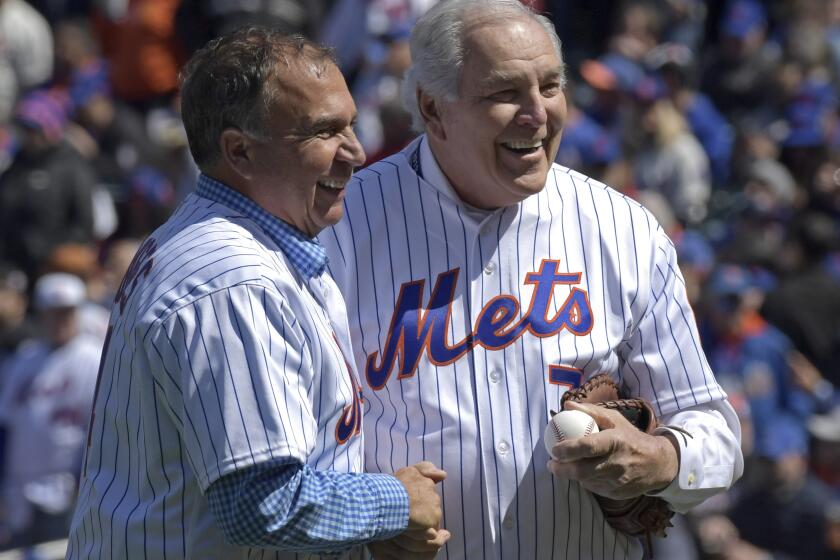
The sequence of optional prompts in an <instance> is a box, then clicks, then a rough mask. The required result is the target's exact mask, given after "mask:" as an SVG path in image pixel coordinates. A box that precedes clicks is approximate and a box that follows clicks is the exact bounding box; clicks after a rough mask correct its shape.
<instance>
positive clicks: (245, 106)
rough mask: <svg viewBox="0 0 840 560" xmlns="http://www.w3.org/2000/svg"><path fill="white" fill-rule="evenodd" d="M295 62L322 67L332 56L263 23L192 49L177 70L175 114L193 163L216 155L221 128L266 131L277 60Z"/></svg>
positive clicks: (278, 78)
mask: <svg viewBox="0 0 840 560" xmlns="http://www.w3.org/2000/svg"><path fill="white" fill-rule="evenodd" d="M301 62H304V63H310V64H313V65H315V66H316V67H317V68H320V69H323V68H326V66H327V64H335V59H334V58H333V55H332V52H331V51H330V50H329V49H326V48H324V47H321V46H320V45H318V44H316V43H313V42H312V41H309V40H308V39H306V38H304V37H302V36H300V35H288V34H285V33H281V32H279V31H275V30H272V29H267V28H264V27H245V28H241V29H237V30H235V31H232V32H230V33H228V34H225V35H223V36H221V37H219V38H217V39H213V40H212V41H210V42H209V43H207V44H206V45H205V46H204V47H202V48H201V49H199V50H198V51H196V53H195V54H194V55H193V56H192V58H191V59H190V61H189V62H188V63H187V65H186V67H185V68H184V70H183V72H182V73H181V118H182V119H183V121H184V128H185V129H186V131H187V140H188V141H189V145H190V152H191V153H192V155H193V158H194V159H195V162H196V164H197V165H198V167H199V168H201V169H202V170H206V169H207V168H208V167H210V166H212V165H213V164H215V163H216V162H217V161H218V159H219V158H220V157H221V151H220V149H219V137H220V135H221V133H222V131H223V130H225V129H226V128H231V127H233V128H238V129H240V130H242V131H244V132H247V133H248V134H251V135H253V136H257V137H267V136H268V128H267V124H266V123H267V121H268V111H269V110H270V107H271V101H272V98H273V95H274V92H275V91H276V88H275V87H274V86H277V85H279V86H281V87H282V74H281V73H280V71H279V69H278V65H279V64H281V63H282V64H283V65H284V66H285V67H286V68H290V67H292V65H294V64H300V63H301Z"/></svg>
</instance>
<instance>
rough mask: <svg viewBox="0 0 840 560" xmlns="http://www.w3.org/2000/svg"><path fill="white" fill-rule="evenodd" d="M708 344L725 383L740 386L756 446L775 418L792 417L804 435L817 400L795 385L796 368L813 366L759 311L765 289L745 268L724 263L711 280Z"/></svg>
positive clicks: (761, 443)
mask: <svg viewBox="0 0 840 560" xmlns="http://www.w3.org/2000/svg"><path fill="white" fill-rule="evenodd" d="M707 290H708V293H707V295H708V296H709V297H708V298H707V301H706V304H705V306H704V312H705V318H706V319H707V321H706V323H705V324H704V329H705V332H704V335H705V336H704V348H705V349H706V352H707V355H708V358H709V363H710V365H711V366H712V370H713V371H714V372H715V375H716V376H717V377H718V378H720V379H724V380H725V381H724V383H725V384H726V386H733V387H742V388H743V391H744V394H745V396H746V398H747V401H748V403H749V407H750V413H751V416H752V422H753V426H754V429H755V446H756V450H757V451H758V452H759V453H760V452H761V449H762V446H764V445H767V444H768V443H769V442H770V441H771V440H772V439H773V434H772V431H768V430H769V429H770V428H769V426H770V425H771V421H772V420H773V419H774V418H778V417H780V416H785V417H789V418H791V421H793V422H795V423H796V424H797V426H799V429H800V430H801V431H802V434H803V437H804V433H805V424H806V421H807V419H808V417H809V416H810V415H811V414H812V413H813V412H814V411H815V410H816V409H817V407H818V406H820V404H821V403H820V402H818V399H817V398H816V397H815V396H814V395H813V394H811V393H810V392H808V391H805V390H803V389H802V388H799V387H797V384H796V382H795V380H794V376H795V371H794V370H795V369H797V368H802V367H805V365H809V364H808V362H807V359H806V358H804V357H803V356H801V354H799V353H798V352H796V350H795V348H794V347H793V345H792V344H791V342H790V340H788V338H787V337H786V336H785V335H784V334H783V333H782V332H781V331H779V330H778V329H776V328H775V327H773V326H772V325H770V324H768V323H767V322H766V321H765V320H764V319H763V318H762V317H761V316H760V315H759V314H758V308H759V307H760V306H761V303H762V297H763V292H762V290H761V287H760V286H759V285H758V284H757V282H756V280H755V277H754V276H753V274H752V273H751V272H750V271H749V270H748V269H746V268H744V267H739V266H735V265H721V266H719V267H718V268H717V269H716V270H715V271H714V272H713V273H712V276H711V277H710V279H709V282H708V284H707Z"/></svg>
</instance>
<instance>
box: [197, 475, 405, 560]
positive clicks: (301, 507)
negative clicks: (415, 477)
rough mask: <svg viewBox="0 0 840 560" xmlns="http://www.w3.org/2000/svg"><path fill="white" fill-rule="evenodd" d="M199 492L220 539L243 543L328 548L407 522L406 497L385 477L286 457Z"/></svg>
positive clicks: (386, 533)
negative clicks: (221, 535) (318, 468)
mask: <svg viewBox="0 0 840 560" xmlns="http://www.w3.org/2000/svg"><path fill="white" fill-rule="evenodd" d="M207 497H208V501H209V503H210V509H211V510H212V511H213V514H214V515H215V516H216V519H218V520H219V524H220V525H221V526H222V528H223V529H224V531H225V534H226V536H227V537H228V539H229V540H230V541H231V542H233V543H234V544H238V545H243V546H259V547H268V546H271V547H276V548H280V549H285V550H294V551H298V552H314V553H320V554H323V553H335V552H341V551H343V550H346V549H348V548H350V547H352V546H354V545H357V544H363V543H366V542H369V541H371V540H374V539H376V540H379V539H387V538H390V537H392V536H395V535H397V534H398V533H400V532H402V531H403V530H404V529H405V527H406V525H407V523H408V496H407V494H406V492H405V489H404V488H403V486H402V484H400V482H399V481H397V479H395V478H394V477H393V476H391V475H384V474H359V473H341V472H335V471H315V470H312V469H311V468H310V467H308V466H306V465H300V464H294V463H292V462H290V461H288V460H281V461H277V462H269V463H263V464H260V465H256V466H254V467H252V468H250V469H246V470H244V471H240V472H236V473H233V474H229V475H227V476H224V477H222V478H221V479H219V480H218V481H216V482H214V483H213V484H211V485H210V488H209V490H208V492H207Z"/></svg>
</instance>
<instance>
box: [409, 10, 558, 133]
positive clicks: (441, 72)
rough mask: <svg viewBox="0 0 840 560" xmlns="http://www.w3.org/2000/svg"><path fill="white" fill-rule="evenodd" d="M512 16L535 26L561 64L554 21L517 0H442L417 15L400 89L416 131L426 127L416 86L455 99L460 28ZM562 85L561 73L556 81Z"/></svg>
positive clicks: (461, 43)
mask: <svg viewBox="0 0 840 560" xmlns="http://www.w3.org/2000/svg"><path fill="white" fill-rule="evenodd" d="M512 18H518V19H522V18H527V19H531V20H533V21H536V22H537V23H538V24H540V26H541V27H542V28H543V29H544V30H545V32H546V33H547V34H548V37H549V39H551V43H552V44H553V45H554V48H555V49H556V50H557V57H558V58H559V59H560V61H561V64H562V61H563V53H562V50H561V48H560V38H559V37H558V36H557V31H556V30H555V29H554V24H553V23H551V20H549V19H548V18H547V17H545V16H541V15H539V14H537V13H535V12H534V11H533V10H531V8H529V7H528V6H526V5H524V4H523V3H522V2H520V0H441V1H440V2H438V3H437V4H435V5H434V6H433V7H432V8H431V9H430V10H429V11H428V12H426V14H425V15H424V16H423V17H421V18H420V20H419V21H418V22H417V24H416V25H415V26H414V29H413V30H412V32H411V40H410V46H411V61H412V63H411V67H410V68H409V69H408V70H407V71H406V73H405V80H404V81H403V91H402V95H403V103H404V104H405V108H406V109H407V110H408V112H409V113H411V120H412V126H413V127H414V129H415V130H417V131H418V132H423V131H424V130H425V128H426V125H425V122H424V120H423V115H422V114H421V113H420V104H419V99H418V92H419V90H423V91H425V92H426V93H428V94H430V95H432V96H433V97H438V98H442V99H447V100H449V101H454V100H455V99H457V98H458V80H459V78H460V76H461V70H462V68H463V66H464V57H465V55H466V49H465V47H464V28H465V27H466V26H467V25H474V24H476V23H477V22H480V23H482V24H490V23H496V22H500V21H510V20H511V19H512ZM561 68H563V67H561ZM565 83H566V80H565V74H564V75H561V84H562V85H565Z"/></svg>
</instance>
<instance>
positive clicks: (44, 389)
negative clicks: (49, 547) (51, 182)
mask: <svg viewBox="0 0 840 560" xmlns="http://www.w3.org/2000/svg"><path fill="white" fill-rule="evenodd" d="M85 300H86V296H85V287H84V284H83V283H82V281H81V280H80V279H79V278H77V277H75V276H72V275H69V274H60V273H59V274H48V275H46V276H44V277H42V278H41V279H40V280H38V282H37V283H36V285H35V289H34V293H33V303H34V306H35V308H36V309H37V311H38V316H39V320H40V322H41V326H42V329H43V331H42V332H43V336H42V337H41V338H39V339H36V340H32V341H30V342H27V343H24V344H22V345H21V347H20V349H19V350H18V351H17V352H16V353H15V355H14V356H13V357H12V358H11V359H10V360H9V362H8V363H7V366H6V367H5V368H4V370H3V372H2V377H3V379H4V380H5V381H4V383H3V387H2V392H0V426H1V428H0V453H1V454H2V457H0V469H2V474H0V486H2V506H3V507H2V511H3V516H2V522H3V524H4V526H5V527H6V528H7V529H8V530H10V531H11V534H12V541H11V542H10V543H9V544H10V545H13V546H29V545H32V544H35V543H38V542H42V541H45V540H51V539H56V538H60V537H62V536H63V535H66V532H67V528H68V522H69V519H68V516H69V514H70V512H72V507H71V506H72V505H73V500H74V497H75V495H76V488H75V483H76V480H77V477H78V474H79V467H80V465H81V458H82V453H83V448H84V443H85V435H86V431H87V424H88V420H89V417H90V409H91V406H92V401H93V395H94V386H95V384H96V376H97V371H98V367H99V355H100V352H101V349H102V339H100V338H97V337H92V336H90V335H87V334H84V333H81V332H80V330H79V324H78V316H77V309H78V307H79V305H81V304H82V303H84V302H85Z"/></svg>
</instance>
